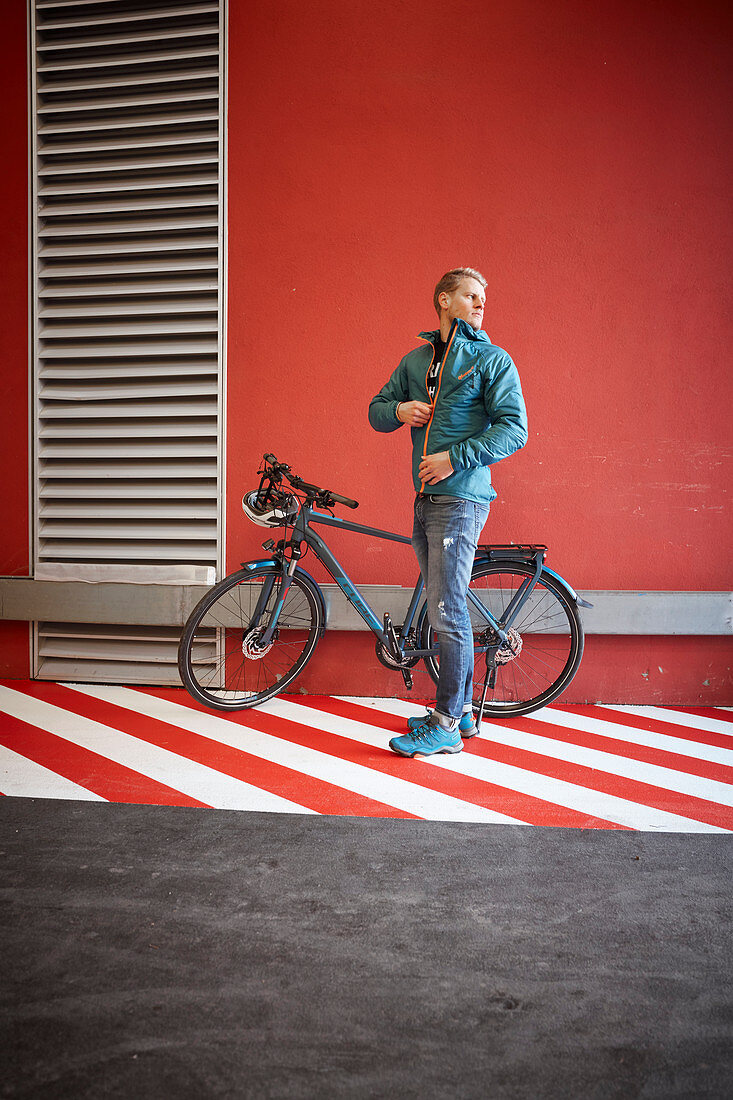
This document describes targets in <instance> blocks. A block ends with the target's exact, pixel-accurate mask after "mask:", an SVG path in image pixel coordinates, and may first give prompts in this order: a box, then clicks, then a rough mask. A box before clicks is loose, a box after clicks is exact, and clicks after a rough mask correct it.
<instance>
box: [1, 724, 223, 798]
mask: <svg viewBox="0 0 733 1100" xmlns="http://www.w3.org/2000/svg"><path fill="white" fill-rule="evenodd" d="M0 743H1V744H3V745H5V747H6V748H8V749H12V750H13V752H17V753H18V754H19V755H20V756H24V757H26V759H28V760H33V761H35V763H36V764H41V765H42V766H43V767H44V768H48V769H49V770H50V771H52V772H55V773H56V774H57V775H62V776H63V777H64V778H65V779H70V780H71V781H72V783H77V784H78V785H79V786H80V787H84V788H85V789H86V790H88V791H92V792H93V793H94V794H98V795H100V796H101V797H102V798H105V799H107V801H108V802H131V803H146V804H150V805H153V806H202V807H206V808H210V807H209V803H208V802H199V801H198V799H196V798H190V797H189V796H188V795H185V794H181V792H180V791H176V790H174V789H173V788H172V787H168V786H166V784H165V783H158V782H157V781H156V780H155V779H148V777H147V776H145V775H140V773H139V772H136V771H133V770H132V769H131V768H126V767H125V766H124V765H123V764H117V763H115V761H113V760H108V759H107V757H106V756H100V755H99V753H96V752H93V751H92V750H91V749H85V748H82V747H81V746H80V745H75V744H74V743H73V742H72V741H67V740H66V738H64V737H59V736H57V735H56V734H53V733H48V731H47V730H42V729H39V728H38V727H37V726H32V725H30V724H29V723H28V722H23V721H22V720H21V719H20V718H14V717H12V716H11V715H9V714H6V715H4V716H3V728H2V730H0Z"/></svg>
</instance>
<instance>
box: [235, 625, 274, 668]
mask: <svg viewBox="0 0 733 1100" xmlns="http://www.w3.org/2000/svg"><path fill="white" fill-rule="evenodd" d="M276 637H277V631H275V632H274V633H273V635H272V638H271V639H270V641H269V642H268V643H267V645H265V646H262V645H260V644H259V639H260V632H259V630H250V632H249V634H245V635H244V637H243V638H242V653H243V654H244V656H245V657H247V658H248V660H250V661H261V660H262V658H263V657H264V656H265V654H267V653H269V652H270V650H271V649H272V647H273V645H274V644H275V639H276Z"/></svg>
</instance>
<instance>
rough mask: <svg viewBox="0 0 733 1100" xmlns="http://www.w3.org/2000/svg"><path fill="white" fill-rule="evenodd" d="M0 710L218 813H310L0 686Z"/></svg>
mask: <svg viewBox="0 0 733 1100" xmlns="http://www.w3.org/2000/svg"><path fill="white" fill-rule="evenodd" d="M100 698H103V696H102V695H100ZM0 709H2V710H3V711H5V712H6V713H7V714H13V715H15V717H16V718H21V719H22V720H23V721H25V722H30V723H31V724H32V725H34V726H38V727H39V728H40V729H44V730H48V732H50V733H55V734H58V735H59V736H60V737H65V738H66V739H67V741H72V742H73V743H74V744H75V745H80V746H82V748H85V749H91V751H92V752H96V753H99V754H101V755H102V756H106V757H107V759H108V760H114V761H115V762H116V763H118V764H123V765H124V766H125V767H126V768H131V769H132V770H133V771H136V772H139V773H140V775H146V776H148V778H150V779H155V780H157V782H158V783H165V785H166V786H168V787H172V788H173V789H174V790H176V791H180V792H181V793H183V794H186V795H189V796H190V797H191V798H196V799H197V800H198V801H199V802H205V803H207V804H208V805H210V806H215V807H216V808H217V809H223V810H267V811H270V812H275V813H312V812H313V811H312V810H307V809H305V807H303V806H299V805H297V803H295V802H290V801H289V800H288V799H286V798H280V797H278V796H277V795H274V794H270V793H269V791H263V790H260V788H259V787H254V786H251V785H250V784H249V783H243V782H242V781H241V780H239V779H233V778H232V777H231V776H228V775H224V774H222V773H221V772H218V771H215V770H214V769H213V768H209V767H206V766H205V765H204V764H197V763H196V762H195V761H192V760H188V759H187V758H186V757H183V756H178V755H177V754H176V753H174V752H171V751H168V750H167V749H161V748H159V747H158V746H157V745H150V744H148V743H147V742H146V741H142V740H140V739H139V738H137V737H134V736H132V735H130V734H127V733H121V732H120V731H119V730H116V729H112V728H111V727H109V726H104V725H102V723H101V722H95V721H93V720H92V719H91V718H82V717H81V716H80V715H77V714H72V713H70V712H69V711H66V710H62V709H61V707H57V706H54V705H53V704H51V703H46V702H45V701H43V700H41V699H35V698H33V697H32V696H30V695H23V694H22V693H21V692H19V691H14V690H12V689H10V688H8V687H3V686H2V685H0Z"/></svg>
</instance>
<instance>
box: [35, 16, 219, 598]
mask: <svg viewBox="0 0 733 1100" xmlns="http://www.w3.org/2000/svg"><path fill="white" fill-rule="evenodd" d="M219 18H220V16H219V4H218V3H215V2H211V0H198V2H196V0H189V2H186V3H181V2H180V0H179V2H178V3H175V2H173V0H157V2H155V0H153V2H151V0H137V2H136V0H93V2H89V0H76V2H69V0H37V3H36V59H37V66H36V190H37V207H36V209H37V222H36V234H37V250H36V255H37V262H36V284H35V287H36V303H37V309H36V362H37V386H36V415H37V464H36V474H37V497H38V508H37V516H38V523H37V540H36V576H37V577H58V578H74V579H88V580H131V581H134V580H140V581H145V582H150V581H155V580H162V581H165V580H170V581H175V582H178V583H180V582H181V581H184V582H185V581H186V580H191V581H195V580H197V581H199V582H204V583H205V582H206V581H207V580H211V579H212V576H213V574H212V572H211V571H212V570H213V569H215V567H216V565H217V558H218V548H219V542H220V540H219V506H218V502H219V482H220V477H219V461H220V453H219V421H220V415H219V414H220V410H219V393H220V389H221V387H220V343H221V331H220V320H221V319H220V309H219V300H220V286H221V270H220V267H221V263H220V261H221V239H220V226H221V218H220V201H221V191H222V188H221V172H220V169H221V163H220V118H221V111H220V73H219V69H220V65H219V52H220V51H219V43H220V33H219Z"/></svg>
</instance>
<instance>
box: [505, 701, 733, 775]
mask: <svg viewBox="0 0 733 1100" xmlns="http://www.w3.org/2000/svg"><path fill="white" fill-rule="evenodd" d="M509 721H510V719H507V722H509ZM527 721H530V722H534V721H537V722H549V723H551V724H553V725H556V726H564V727H565V728H566V729H573V730H581V731H584V732H586V733H599V734H601V735H602V736H603V737H612V738H613V739H614V740H616V741H621V742H627V743H629V744H632V745H643V746H645V747H646V748H649V749H660V750H661V751H662V752H674V753H677V754H678V756H689V757H690V759H692V760H707V761H708V762H709V763H711V764H723V765H725V766H726V767H729V768H730V767H733V747H731V748H730V749H719V748H718V747H717V746H715V745H701V744H700V743H699V742H697V741H686V740H685V739H684V738H682V737H672V736H671V735H670V734H666V733H650V732H649V731H648V730H638V729H636V728H635V727H633V726H619V725H618V723H616V722H606V721H604V719H602V718H590V717H588V716H587V715H584V714H575V713H573V712H572V711H569V710H561V709H560V708H558V707H553V708H552V709H550V708H548V707H545V708H544V709H543V710H537V711H535V712H534V714H530V715H528V716H527ZM494 725H495V723H494V722H493V721H492V722H490V723H489V722H487V723H486V730H487V731H488V730H490V729H493V727H494ZM487 735H488V734H487ZM619 754H620V755H621V756H623V755H624V750H623V748H622V747H621V746H619ZM670 767H674V765H673V764H672V763H670Z"/></svg>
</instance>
